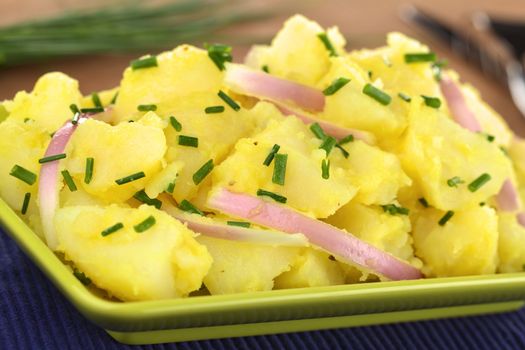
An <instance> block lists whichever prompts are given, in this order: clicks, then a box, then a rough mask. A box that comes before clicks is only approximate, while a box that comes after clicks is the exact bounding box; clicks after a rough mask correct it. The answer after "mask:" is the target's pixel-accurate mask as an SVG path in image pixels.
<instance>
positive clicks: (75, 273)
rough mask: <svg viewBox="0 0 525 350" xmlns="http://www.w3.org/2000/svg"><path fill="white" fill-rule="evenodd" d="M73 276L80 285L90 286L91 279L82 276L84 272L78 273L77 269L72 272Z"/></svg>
mask: <svg viewBox="0 0 525 350" xmlns="http://www.w3.org/2000/svg"><path fill="white" fill-rule="evenodd" d="M73 276H75V277H76V278H77V279H78V280H79V281H80V283H82V284H83V285H85V286H89V285H90V284H91V279H90V278H89V277H88V276H86V275H85V274H84V272H81V271H78V270H77V269H75V270H73Z"/></svg>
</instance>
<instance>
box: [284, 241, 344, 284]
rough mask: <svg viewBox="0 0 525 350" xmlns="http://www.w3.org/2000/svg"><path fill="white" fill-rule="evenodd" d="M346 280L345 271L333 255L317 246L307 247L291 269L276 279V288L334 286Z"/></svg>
mask: <svg viewBox="0 0 525 350" xmlns="http://www.w3.org/2000/svg"><path fill="white" fill-rule="evenodd" d="M344 281H345V279H344V272H343V270H342V268H341V266H340V265H339V264H338V263H337V262H336V261H335V259H333V257H332V258H330V255H329V254H327V253H325V252H323V251H320V250H317V249H315V248H305V249H304V250H303V252H302V253H301V254H300V255H299V256H298V257H297V259H296V261H295V262H294V263H293V265H292V267H291V269H290V271H287V272H284V273H283V274H281V275H279V276H278V277H277V278H276V279H275V288H276V289H285V288H305V287H321V286H333V285H338V284H344Z"/></svg>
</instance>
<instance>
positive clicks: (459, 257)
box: [412, 206, 499, 277]
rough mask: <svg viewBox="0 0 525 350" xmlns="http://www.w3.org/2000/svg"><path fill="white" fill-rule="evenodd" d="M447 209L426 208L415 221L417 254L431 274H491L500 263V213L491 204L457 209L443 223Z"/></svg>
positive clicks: (426, 271) (426, 270)
mask: <svg viewBox="0 0 525 350" xmlns="http://www.w3.org/2000/svg"><path fill="white" fill-rule="evenodd" d="M444 214H445V212H443V211H440V210H435V209H431V208H429V209H426V211H425V214H424V215H421V216H419V218H418V219H417V220H416V222H415V223H414V229H413V232H412V233H413V236H414V247H415V251H416V256H418V257H419V258H421V260H422V261H423V263H424V266H423V269H422V271H423V273H424V274H425V275H426V276H427V277H447V276H467V275H481V274H491V273H495V272H496V267H497V266H498V236H499V235H498V216H497V215H496V212H495V210H494V209H492V208H489V207H488V206H484V207H479V206H477V207H473V208H471V209H467V210H462V211H457V212H455V214H454V216H452V218H451V219H450V220H449V221H448V222H447V223H446V224H445V225H443V226H441V225H439V221H440V219H441V218H442V217H443V215H444Z"/></svg>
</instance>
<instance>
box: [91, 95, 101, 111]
mask: <svg viewBox="0 0 525 350" xmlns="http://www.w3.org/2000/svg"><path fill="white" fill-rule="evenodd" d="M91 101H93V105H94V106H95V107H100V108H103V107H104V106H103V105H102V101H100V96H99V95H98V94H97V93H96V92H94V93H92V94H91Z"/></svg>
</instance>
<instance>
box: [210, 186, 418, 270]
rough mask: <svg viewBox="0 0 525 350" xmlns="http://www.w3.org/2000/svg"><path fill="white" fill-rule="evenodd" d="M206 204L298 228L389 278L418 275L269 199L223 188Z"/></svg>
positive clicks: (333, 251) (314, 241)
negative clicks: (268, 200)
mask: <svg viewBox="0 0 525 350" xmlns="http://www.w3.org/2000/svg"><path fill="white" fill-rule="evenodd" d="M207 205H208V207H210V208H212V209H215V210H218V211H221V212H223V213H225V214H228V215H231V216H234V217H239V218H243V219H246V220H249V221H250V222H254V223H256V224H259V225H262V226H266V227H270V228H274V229H277V230H280V231H283V232H288V233H294V232H301V233H302V234H304V235H305V236H306V237H307V238H308V240H309V241H310V242H311V243H312V244H315V245H317V246H319V247H320V248H322V249H324V250H326V251H327V252H329V253H330V254H333V255H335V256H336V257H339V258H340V259H341V260H342V261H345V262H348V263H351V264H357V265H360V266H362V267H363V268H365V269H368V270H371V271H373V272H374V273H376V274H378V275H381V276H384V277H386V278H389V279H391V280H406V279H417V278H421V277H422V274H421V272H420V271H419V270H418V269H416V268H415V267H413V266H411V265H410V264H408V263H406V262H403V261H401V260H399V259H397V258H395V257H394V256H392V255H390V254H388V253H386V252H384V251H382V250H380V249H377V248H376V247H374V246H372V245H370V244H368V243H366V242H364V241H362V240H360V239H358V238H357V237H355V236H354V235H352V234H350V233H346V232H344V231H342V230H340V229H338V228H336V227H334V226H332V225H329V224H327V223H325V222H322V221H319V220H316V219H312V218H310V217H308V216H306V215H303V214H301V213H298V212H297V211H295V210H293V209H290V208H287V207H285V206H282V205H278V204H275V203H270V202H267V201H265V200H262V199H260V198H258V197H254V196H251V195H248V194H242V193H233V192H230V191H228V190H226V189H223V188H221V189H219V190H217V191H215V192H214V193H213V194H212V195H211V196H210V197H209V198H208V203H207Z"/></svg>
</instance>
